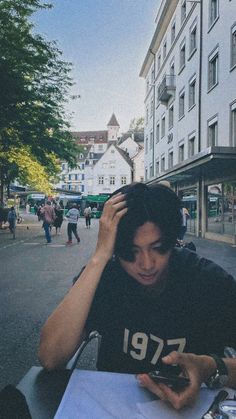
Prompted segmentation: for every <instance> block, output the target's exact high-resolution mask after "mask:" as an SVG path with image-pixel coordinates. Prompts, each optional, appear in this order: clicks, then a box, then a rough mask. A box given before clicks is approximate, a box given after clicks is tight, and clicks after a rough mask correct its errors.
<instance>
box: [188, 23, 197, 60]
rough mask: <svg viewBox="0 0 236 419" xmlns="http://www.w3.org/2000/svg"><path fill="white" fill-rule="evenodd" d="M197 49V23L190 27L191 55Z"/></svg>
mask: <svg viewBox="0 0 236 419" xmlns="http://www.w3.org/2000/svg"><path fill="white" fill-rule="evenodd" d="M196 49H197V25H196V23H195V24H194V26H193V27H192V28H190V36H189V55H190V56H191V55H192V54H193V52H194V51H196Z"/></svg>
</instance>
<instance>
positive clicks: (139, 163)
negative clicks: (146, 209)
mask: <svg viewBox="0 0 236 419" xmlns="http://www.w3.org/2000/svg"><path fill="white" fill-rule="evenodd" d="M119 129H120V126H119V123H118V122H117V119H116V116H115V115H114V114H112V116H111V118H110V120H109V122H108V124H107V130H105V131H86V132H81V131H78V132H72V135H73V138H74V140H75V142H76V143H77V144H78V145H79V146H80V149H81V151H80V154H79V156H78V164H77V167H76V168H74V169H72V168H70V167H69V166H68V163H66V162H62V164H61V174H60V180H59V182H58V184H57V185H56V186H55V187H56V188H57V189H60V190H63V191H70V192H73V193H78V194H84V195H98V194H109V193H112V192H113V191H114V190H116V189H118V188H120V187H121V186H123V185H126V184H129V183H131V182H132V181H133V180H134V179H135V180H138V181H143V173H144V169H143V167H144V166H143V164H144V163H143V132H141V131H140V132H139V131H137V132H132V133H130V132H128V133H126V134H122V135H121V134H119ZM134 167H135V173H134V169H133V168H134Z"/></svg>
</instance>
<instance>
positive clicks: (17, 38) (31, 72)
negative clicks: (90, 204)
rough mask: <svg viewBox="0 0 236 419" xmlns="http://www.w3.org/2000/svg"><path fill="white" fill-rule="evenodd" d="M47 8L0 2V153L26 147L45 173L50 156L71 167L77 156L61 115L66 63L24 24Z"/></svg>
mask: <svg viewBox="0 0 236 419" xmlns="http://www.w3.org/2000/svg"><path fill="white" fill-rule="evenodd" d="M50 7H51V5H49V4H45V3H42V2H41V0H0V45H1V55H0V92H1V94H0V152H8V151H9V150H11V149H12V148H14V147H16V148H18V149H19V148H20V147H22V146H23V147H25V146H26V147H27V149H28V150H29V153H30V155H31V156H32V157H33V158H34V159H36V160H37V161H38V162H39V163H40V164H41V165H43V166H45V167H46V168H48V169H49V172H50V171H52V170H53V168H55V166H54V164H53V163H52V160H51V159H50V157H49V156H50V155H51V153H54V155H55V156H57V157H58V158H60V159H63V160H66V161H68V162H69V164H70V166H72V167H73V165H75V163H76V156H77V152H78V150H77V146H76V145H75V142H74V141H73V139H72V136H71V134H70V133H69V131H68V129H69V123H68V120H67V117H66V114H65V111H64V107H65V103H66V102H67V101H68V97H69V89H70V87H71V86H72V84H73V83H72V80H71V77H70V71H71V64H70V63H66V62H64V61H63V60H62V59H61V55H62V53H61V51H60V50H59V49H58V48H57V45H56V43H55V42H48V41H46V40H45V39H43V37H42V36H40V35H35V34H33V32H32V29H33V25H32V23H31V22H30V17H31V15H32V14H33V13H34V12H36V11H37V10H39V9H42V8H50ZM5 163H6V164H7V162H5ZM3 166H4V165H3ZM3 166H2V171H3ZM2 171H1V172H2ZM2 179H3V177H2ZM2 181H3V180H2Z"/></svg>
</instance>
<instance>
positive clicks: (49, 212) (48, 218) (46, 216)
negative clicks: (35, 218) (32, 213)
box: [40, 201, 56, 244]
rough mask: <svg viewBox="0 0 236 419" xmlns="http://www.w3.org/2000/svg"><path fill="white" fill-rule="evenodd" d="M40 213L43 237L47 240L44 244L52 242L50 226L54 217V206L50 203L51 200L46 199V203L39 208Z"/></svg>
mask: <svg viewBox="0 0 236 419" xmlns="http://www.w3.org/2000/svg"><path fill="white" fill-rule="evenodd" d="M40 214H41V215H42V218H43V228H44V231H45V238H46V240H47V243H46V244H50V243H51V242H52V237H51V226H52V224H53V222H54V220H55V218H56V215H55V211H54V208H53V207H52V205H51V201H47V202H46V205H44V207H43V208H42V209H41V212H40Z"/></svg>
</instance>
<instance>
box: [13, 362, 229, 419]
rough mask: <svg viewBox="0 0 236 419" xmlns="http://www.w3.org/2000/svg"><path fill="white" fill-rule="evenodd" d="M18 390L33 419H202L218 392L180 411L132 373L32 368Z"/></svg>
mask: <svg viewBox="0 0 236 419" xmlns="http://www.w3.org/2000/svg"><path fill="white" fill-rule="evenodd" d="M17 388H18V389H19V390H20V391H21V392H22V393H23V394H24V395H25V397H26V401H27V404H28V406H29V409H30V413H31V415H32V418H33V419H53V418H54V417H55V419H65V418H66V419H88V418H89V419H115V418H116V419H127V418H129V419H145V418H146V419H154V418H155V419H156V418H161V419H189V418H190V417H191V419H199V418H200V417H201V416H202V415H203V414H204V413H205V412H206V410H207V409H208V407H209V406H210V404H211V403H212V401H213V399H214V397H215V395H216V394H217V392H218V391H213V390H209V389H208V388H206V387H204V388H201V390H200V394H199V398H198V400H197V402H196V403H195V405H194V407H193V408H189V407H187V408H184V409H182V410H181V411H180V412H178V411H176V410H175V409H173V408H171V407H170V406H169V405H167V404H166V403H165V402H162V401H161V400H158V399H157V398H156V397H155V396H154V395H153V394H151V393H150V392H149V391H147V390H146V389H144V388H143V387H140V386H139V384H138V382H137V380H136V378H135V376H134V375H132V374H119V373H109V372H100V371H85V370H78V369H76V370H74V371H73V373H72V372H71V370H66V369H65V370H58V371H53V372H47V371H45V370H43V368H41V367H32V368H31V369H30V370H29V371H28V373H27V374H26V375H25V377H24V378H23V379H22V380H21V381H20V383H19V384H18V386H17ZM228 390H229V389H228ZM229 391H231V390H229Z"/></svg>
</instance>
